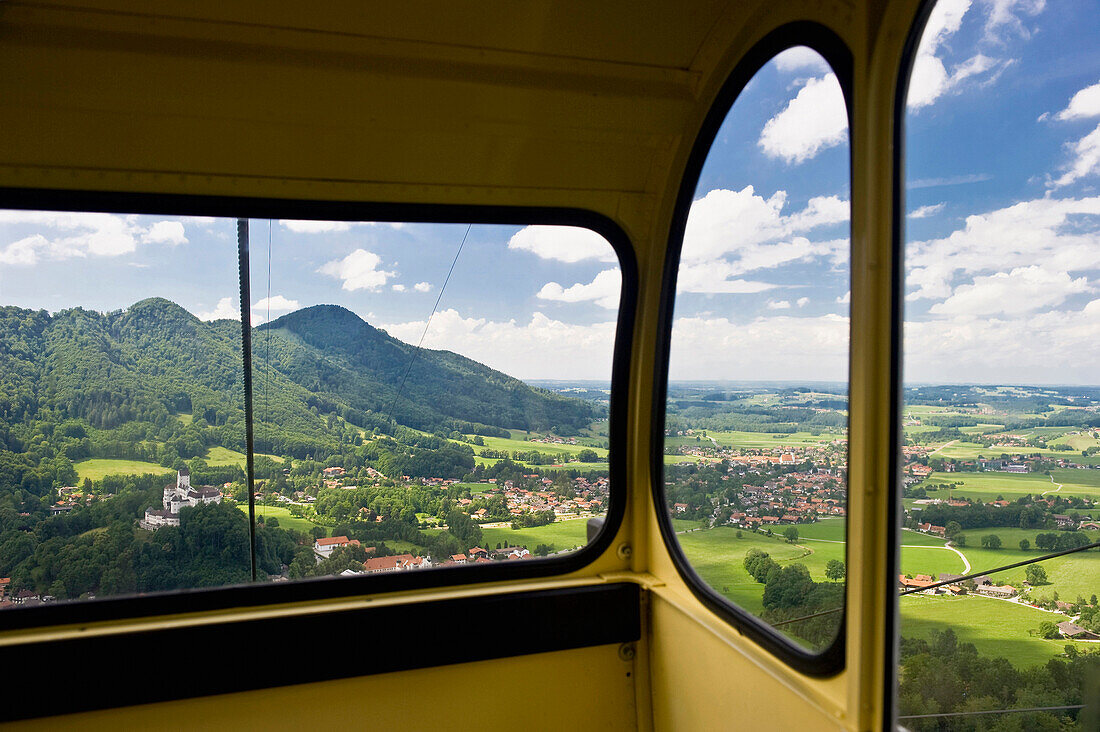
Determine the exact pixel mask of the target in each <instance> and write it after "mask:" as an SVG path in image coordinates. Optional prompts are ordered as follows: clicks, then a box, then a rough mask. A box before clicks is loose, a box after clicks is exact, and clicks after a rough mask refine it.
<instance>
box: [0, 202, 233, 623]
mask: <svg viewBox="0 0 1100 732" xmlns="http://www.w3.org/2000/svg"><path fill="white" fill-rule="evenodd" d="M0 237H2V238H0V242H2V243H0V293H2V295H0V297H2V301H3V309H2V311H0V312H2V313H3V320H2V325H0V328H2V330H0V358H2V359H3V366H2V367H0V437H2V439H0V465H2V466H3V467H2V468H0V577H3V579H2V580H0V582H3V583H4V585H5V586H4V587H3V589H2V590H0V593H2V594H3V598H2V602H3V605H4V606H6V607H8V608H9V609H16V610H18V609H21V608H24V609H25V608H31V607H35V606H38V605H42V604H51V603H61V602H65V601H76V600H88V599H95V598H103V597H106V596H111V595H131V594H136V593H150V592H158V591H163V590H175V589H185V588H194V587H215V586H219V585H231V584H239V583H242V582H248V581H249V579H250V576H251V575H250V567H251V560H250V551H249V531H248V518H247V516H246V515H244V514H242V513H241V512H240V511H238V510H237V509H236V508H235V507H234V505H233V503H232V500H231V498H232V496H233V495H234V494H235V492H236V491H238V490H239V489H241V488H243V485H244V483H243V480H244V473H243V471H242V470H241V466H242V465H243V463H244V459H245V454H244V451H245V408H244V407H245V404H244V387H243V369H242V359H241V348H240V343H241V330H240V324H239V323H236V322H234V321H232V320H229V319H226V318H228V317H229V313H228V311H227V308H228V309H232V307H231V304H232V303H233V302H239V298H238V294H237V292H238V290H237V250H236V246H235V243H234V239H233V236H232V221H218V220H213V219H209V220H207V219H190V218H180V217H163V216H127V215H116V214H106V213H70V212H50V211H3V212H0Z"/></svg>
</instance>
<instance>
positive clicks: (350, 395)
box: [253, 305, 594, 434]
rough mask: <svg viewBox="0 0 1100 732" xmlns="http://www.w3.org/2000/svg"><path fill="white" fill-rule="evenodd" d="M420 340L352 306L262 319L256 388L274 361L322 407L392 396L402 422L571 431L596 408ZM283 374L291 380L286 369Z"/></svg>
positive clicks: (380, 402) (365, 404)
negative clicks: (419, 344)
mask: <svg viewBox="0 0 1100 732" xmlns="http://www.w3.org/2000/svg"><path fill="white" fill-rule="evenodd" d="M414 349H415V347H414V346H411V345H409V344H407V343H403V342H402V341H399V340H397V339H396V338H392V337H390V336H389V335H387V334H386V333H385V332H384V331H381V330H378V329H377V328H373V327H371V326H370V325H368V324H367V323H365V322H364V321H363V320H361V319H360V318H359V316H357V315H355V313H353V312H351V311H350V310H347V309H345V308H342V307H338V306H336V305H317V306H314V307H310V308H305V309H303V310H299V311H297V312H294V313H291V314H289V315H285V316H283V317H281V318H278V319H277V320H274V321H272V322H271V323H268V324H266V325H263V326H260V328H259V329H258V332H257V333H256V335H255V337H254V340H253V358H254V359H255V360H256V361H257V363H259V364H266V370H263V369H264V367H262V366H261V371H259V372H258V376H257V383H256V393H257V394H261V393H262V390H263V389H264V388H266V384H267V382H268V379H269V376H270V375H271V374H272V371H273V372H274V374H276V375H282V376H285V377H286V378H287V379H289V380H290V381H292V382H293V383H294V384H296V385H298V386H300V387H303V388H305V389H306V390H307V391H308V392H310V393H311V394H313V395H316V397H317V398H316V399H315V400H314V403H315V404H317V406H318V407H319V408H322V409H324V408H325V406H327V405H326V404H325V402H329V403H330V404H332V405H341V406H347V407H350V408H351V409H353V410H360V411H367V410H371V411H373V412H382V413H388V412H389V411H390V409H391V405H392V416H393V417H394V418H395V419H396V420H397V421H398V422H400V423H401V424H405V425H409V426H411V427H415V428H417V429H422V430H428V431H432V430H436V429H439V428H440V427H443V428H446V429H448V430H449V429H455V428H456V427H457V429H458V430H459V431H461V432H480V431H481V430H480V429H478V427H479V426H484V425H492V426H496V427H504V428H512V429H537V430H549V429H555V430H556V431H558V432H559V433H562V432H564V433H567V434H568V433H575V431H576V430H578V429H580V428H583V427H585V426H586V425H587V424H588V423H589V422H590V421H591V420H592V418H593V417H594V414H593V407H592V406H591V404H589V403H586V402H583V401H581V400H579V399H570V398H567V397H562V396H559V395H557V394H553V393H552V392H549V391H546V390H543V389H535V388H532V387H530V386H528V385H527V384H525V383H523V382H522V381H520V380H518V379H514V378H512V377H510V376H508V375H506V374H503V373H501V372H499V371H494V370H493V369H491V368H489V367H488V366H484V365H482V364H480V363H477V362H476V361H472V360H470V359H468V358H464V357H463V356H459V355H458V354H455V353H451V352H449V351H430V350H422V351H421V352H420V353H419V355H417V356H416V358H415V360H414V359H413V358H412V356H413V351H414ZM410 363H411V364H412V366H411V368H410ZM406 371H407V372H408V376H407V378H406V377H405V374H406ZM403 378H404V386H403V388H402V390H401V394H400V397H399V398H397V399H396V400H395V397H396V396H397V389H398V387H399V386H400V385H401V384H402V379H403ZM273 383H274V384H275V385H276V386H275V387H274V388H275V390H279V389H282V387H280V386H278V383H279V382H278V379H274V381H273ZM282 390H283V391H285V389H282ZM257 404H258V405H260V406H262V403H261V402H259V401H258V402H257ZM349 421H352V422H355V420H354V419H351V420H349Z"/></svg>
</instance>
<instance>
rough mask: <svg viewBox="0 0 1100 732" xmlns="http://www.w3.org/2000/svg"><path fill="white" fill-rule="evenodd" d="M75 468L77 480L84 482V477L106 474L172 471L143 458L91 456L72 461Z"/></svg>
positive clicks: (97, 477) (103, 476)
mask: <svg viewBox="0 0 1100 732" xmlns="http://www.w3.org/2000/svg"><path fill="white" fill-rule="evenodd" d="M73 467H74V468H76V477H77V480H78V482H84V479H85V478H91V479H92V480H102V479H103V478H105V477H106V476H108V475H145V474H146V473H152V474H154V475H160V474H167V473H170V472H172V471H171V470H169V469H168V468H166V467H164V466H163V465H160V464H159V463H150V462H145V461H144V460H116V459H114V458H91V459H89V460H81V461H80V462H78V463H73Z"/></svg>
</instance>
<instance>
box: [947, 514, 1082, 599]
mask: <svg viewBox="0 0 1100 732" xmlns="http://www.w3.org/2000/svg"><path fill="white" fill-rule="evenodd" d="M963 533H964V534H965V535H966V546H965V547H961V548H960V551H962V552H963V553H964V554H965V555H966V558H967V559H969V560H970V564H971V566H972V567H973V570H972V571H974V572H980V571H982V570H984V569H986V568H992V567H1000V566H1003V565H1006V564H1014V563H1015V562H1022V561H1024V560H1025V559H1030V558H1033V557H1040V556H1043V555H1044V554H1046V553H1047V552H1045V551H1043V550H1037V549H1035V548H1034V544H1035V535H1036V534H1038V533H1041V532H1039V531H1036V530H1034V529H1032V530H1028V531H1024V530H1023V529H1004V528H990V529H971V530H968V531H965V532H963ZM1097 533H1098V532H1095V531H1093V532H1088V534H1089V535H1090V536H1091V537H1094V539H1093V540H1094V541H1096V540H1098V539H1100V536H1097ZM986 534H996V535H997V536H999V537H1001V542H1002V545H1001V548H1000V549H983V548H982V546H981V538H982V537H983V536H985V535H986ZM1022 538H1026V539H1028V540H1029V541H1030V542H1031V543H1032V548H1031V549H1029V550H1028V551H1021V550H1020V545H1019V542H1020V539H1022ZM1040 566H1041V567H1042V568H1043V569H1045V570H1046V573H1047V579H1048V580H1049V581H1050V584H1046V585H1040V586H1039V587H1036V588H1034V589H1033V590H1032V596H1033V597H1036V598H1038V597H1042V596H1047V597H1053V594H1054V593H1055V592H1057V593H1058V596H1059V599H1061V600H1065V601H1066V602H1073V601H1074V600H1076V599H1077V597H1078V596H1082V597H1084V598H1086V599H1088V598H1089V597H1090V596H1091V595H1092V594H1094V593H1097V594H1100V551H1097V550H1096V549H1090V550H1088V551H1084V552H1078V553H1076V554H1069V555H1066V556H1064V557H1055V558H1054V559H1047V560H1045V561H1043V562H1042V563H1041V564H1040ZM946 571H950V570H946ZM1024 577H1025V568H1024V567H1018V568H1016V569H1010V570H1007V571H1004V572H998V573H996V574H995V575H993V576H992V579H993V580H994V581H996V582H998V583H1002V584H1004V583H1008V584H1013V585H1016V586H1017V587H1019V586H1021V585H1022V584H1023V581H1024Z"/></svg>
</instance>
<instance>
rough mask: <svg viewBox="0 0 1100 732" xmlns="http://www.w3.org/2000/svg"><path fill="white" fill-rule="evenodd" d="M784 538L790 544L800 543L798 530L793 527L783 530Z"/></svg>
mask: <svg viewBox="0 0 1100 732" xmlns="http://www.w3.org/2000/svg"><path fill="white" fill-rule="evenodd" d="M783 538H785V539H786V540H787V543H788V544H793V543H795V542H796V541H798V529H796V528H795V527H793V526H788V527H787V528H785V529H783Z"/></svg>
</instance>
